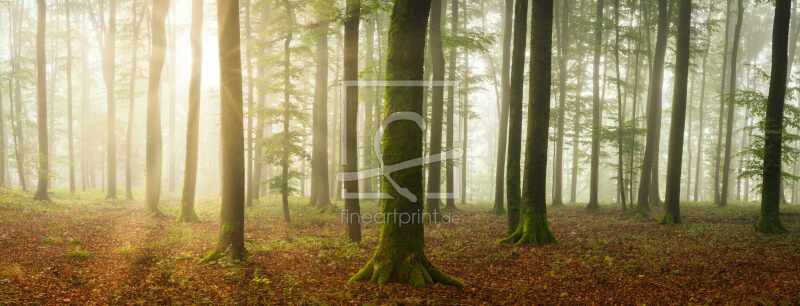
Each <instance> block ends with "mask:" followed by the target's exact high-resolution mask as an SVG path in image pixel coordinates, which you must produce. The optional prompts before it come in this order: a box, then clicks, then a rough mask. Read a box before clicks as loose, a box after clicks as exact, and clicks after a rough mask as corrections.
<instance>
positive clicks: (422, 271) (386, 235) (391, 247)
mask: <svg viewBox="0 0 800 306" xmlns="http://www.w3.org/2000/svg"><path fill="white" fill-rule="evenodd" d="M351 1H352V0H351ZM430 8H431V1H430V0H397V1H394V9H393V12H392V18H391V24H390V28H389V32H388V33H389V54H388V59H387V66H386V76H387V79H388V81H407V80H412V81H421V80H422V75H423V65H424V64H423V63H424V57H425V56H424V52H425V51H424V50H425V31H426V28H427V22H428V15H429V13H430ZM386 101H387V102H386V107H385V110H386V114H387V115H388V116H392V114H397V113H403V112H408V113H416V114H417V116H420V114H421V112H422V103H421V102H422V88H421V87H388V88H387V89H386ZM419 119H420V120H421V118H419ZM422 143H423V135H422V130H421V129H420V126H418V125H417V124H415V122H412V121H408V120H401V121H398V122H395V123H393V124H391V125H389V126H388V127H387V128H386V130H385V131H384V135H383V148H382V150H383V153H384V154H383V156H384V162H385V163H386V164H387V165H393V164H396V163H400V162H403V161H407V160H412V159H415V158H421V157H422ZM387 175H388V176H391V178H389V177H387V176H384V177H383V178H382V180H383V182H382V184H381V189H382V191H383V192H384V193H389V194H390V195H392V197H393V198H392V199H383V200H381V201H382V203H381V211H382V213H383V214H384V216H386V220H385V221H386V222H384V223H383V225H382V229H381V236H380V240H379V242H378V247H377V249H376V250H375V254H374V255H373V257H372V259H370V261H369V262H367V264H366V265H365V266H364V267H363V268H362V269H361V270H360V271H358V273H356V274H355V275H354V276H353V277H352V278H350V281H351V282H358V281H363V282H374V283H378V284H385V283H404V284H410V285H413V286H416V287H423V286H427V285H430V284H433V283H441V284H445V285H453V286H462V284H461V281H459V280H457V279H455V278H453V277H451V276H449V275H447V274H445V273H443V272H441V271H440V270H439V269H437V268H436V267H434V266H433V264H431V262H430V261H429V260H428V258H427V256H425V247H424V246H425V235H424V223H423V220H422V219H423V218H422V211H423V203H422V201H420V199H422V198H423V192H422V166H415V167H411V168H408V169H403V170H398V171H396V172H394V174H393V175H392V174H391V173H390V174H387ZM391 179H393V180H394V181H395V182H396V183H397V184H398V185H399V186H401V187H403V188H407V189H408V191H410V192H411V194H410V196H409V195H408V194H405V195H401V194H400V193H399V192H398V191H397V190H396V189H394V188H393V187H392V184H390V180H391ZM401 215H402V216H407V217H410V221H408V222H401V221H400V219H399V217H396V216H401ZM403 218H405V217H403Z"/></svg>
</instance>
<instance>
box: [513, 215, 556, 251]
mask: <svg viewBox="0 0 800 306" xmlns="http://www.w3.org/2000/svg"><path fill="white" fill-rule="evenodd" d="M500 242H501V243H507V244H514V245H547V244H553V243H556V242H557V241H556V238H555V236H553V233H552V232H551V231H550V225H549V224H548V222H547V215H544V214H535V213H525V214H522V216H521V219H520V223H519V225H518V226H517V229H516V230H515V231H514V232H513V233H511V235H510V236H508V237H506V238H505V239H503V240H501V241H500Z"/></svg>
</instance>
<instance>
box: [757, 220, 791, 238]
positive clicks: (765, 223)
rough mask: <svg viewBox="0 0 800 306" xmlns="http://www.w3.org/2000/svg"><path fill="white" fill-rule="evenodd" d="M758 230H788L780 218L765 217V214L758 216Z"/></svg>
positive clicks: (781, 232)
mask: <svg viewBox="0 0 800 306" xmlns="http://www.w3.org/2000/svg"><path fill="white" fill-rule="evenodd" d="M756 231H757V232H759V233H763V234H784V233H786V232H788V231H787V230H786V228H785V227H783V224H782V223H781V220H780V219H779V218H777V217H773V218H769V217H767V218H765V217H764V216H761V217H759V218H758V223H756Z"/></svg>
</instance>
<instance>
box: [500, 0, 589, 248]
mask: <svg viewBox="0 0 800 306" xmlns="http://www.w3.org/2000/svg"><path fill="white" fill-rule="evenodd" d="M601 2H602V1H601ZM532 19H533V30H532V33H531V35H532V39H531V56H530V57H531V60H530V69H531V73H530V75H531V77H530V87H529V95H528V114H530V117H529V119H528V127H527V128H528V130H527V135H526V136H527V140H526V141H525V184H524V187H523V198H522V205H523V207H522V211H523V213H522V216H521V217H520V218H521V220H520V222H519V226H518V227H517V229H516V231H514V233H512V234H511V236H509V237H508V238H506V239H505V240H503V241H504V242H508V243H514V244H517V245H529V244H530V245H545V244H552V243H555V242H556V238H555V237H554V236H553V233H552V232H551V231H550V226H549V225H548V223H547V205H546V199H545V198H546V193H547V191H546V185H547V145H548V143H549V140H548V138H549V128H550V88H551V82H552V80H551V75H552V71H551V70H552V66H551V61H552V60H551V57H552V36H553V0H533V18H532Z"/></svg>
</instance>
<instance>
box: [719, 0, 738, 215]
mask: <svg viewBox="0 0 800 306" xmlns="http://www.w3.org/2000/svg"><path fill="white" fill-rule="evenodd" d="M732 3H733V0H728V4H727V6H726V9H725V48H724V53H723V55H722V58H723V61H722V77H721V78H720V90H719V91H720V92H719V96H720V99H719V114H718V115H719V117H718V119H717V147H716V150H715V151H714V204H717V205H720V194H719V192H720V191H719V185H720V184H719V179H720V178H719V174H720V165H721V160H722V156H721V155H722V144H723V139H722V128H723V125H724V122H725V121H724V117H723V114H724V113H725V100H726V97H727V95H726V92H725V89H726V86H727V82H726V81H727V80H728V79H727V78H729V77H730V76H729V75H728V65H729V64H728V63H729V62H728V61H729V59H728V53H729V52H730V46H729V38H730V34H729V31H730V28H731V26H730V24H731V5H732Z"/></svg>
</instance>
